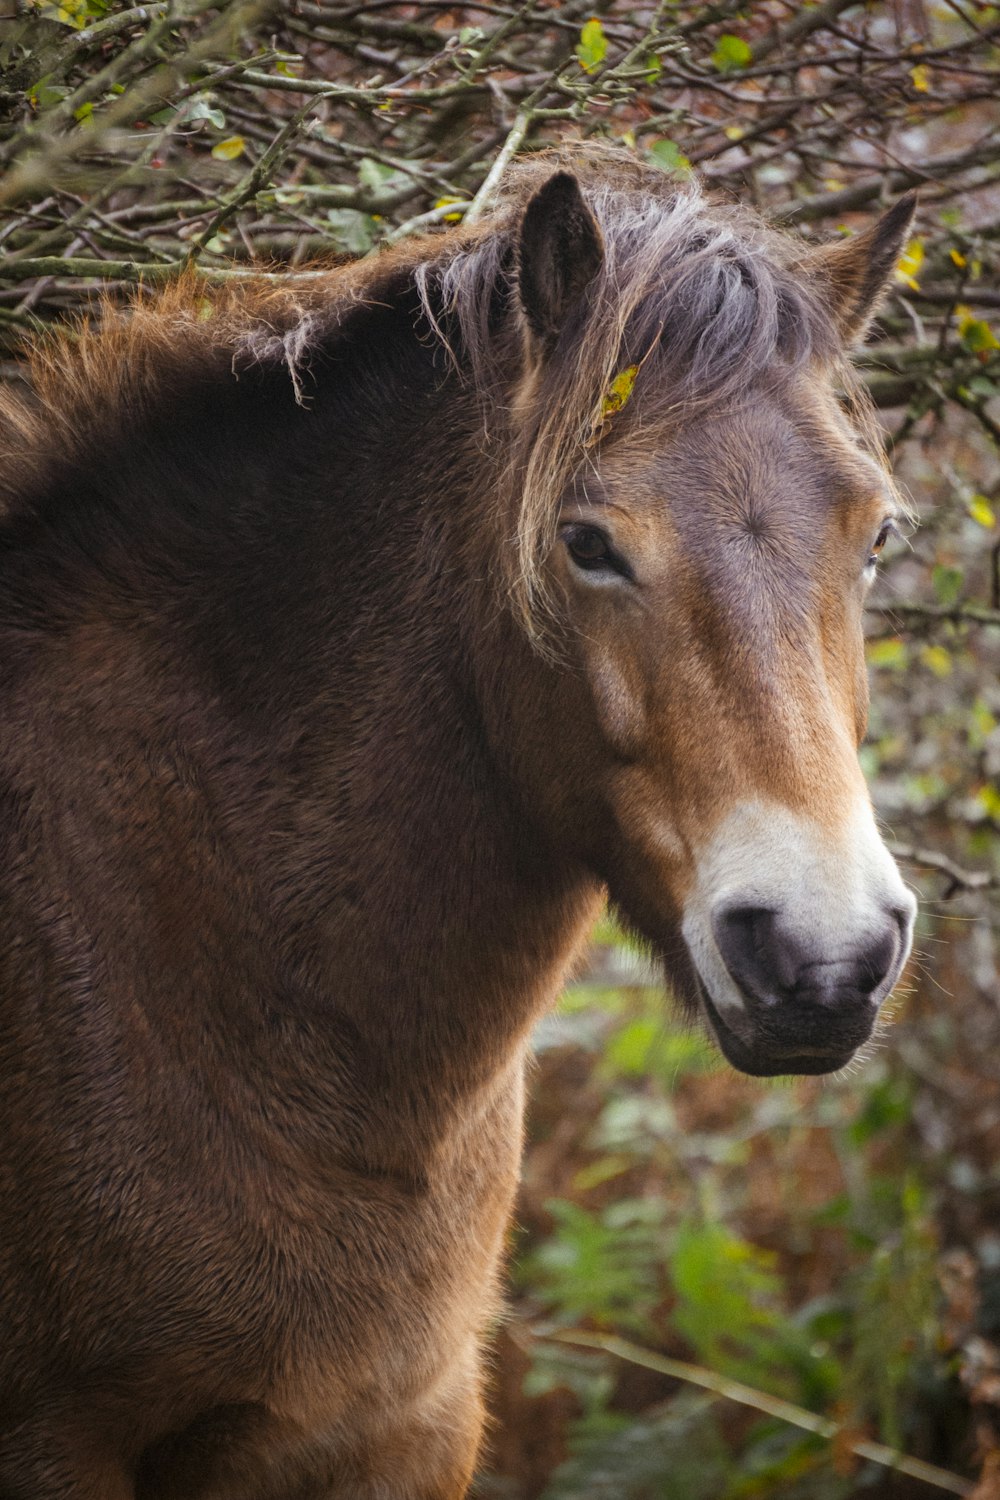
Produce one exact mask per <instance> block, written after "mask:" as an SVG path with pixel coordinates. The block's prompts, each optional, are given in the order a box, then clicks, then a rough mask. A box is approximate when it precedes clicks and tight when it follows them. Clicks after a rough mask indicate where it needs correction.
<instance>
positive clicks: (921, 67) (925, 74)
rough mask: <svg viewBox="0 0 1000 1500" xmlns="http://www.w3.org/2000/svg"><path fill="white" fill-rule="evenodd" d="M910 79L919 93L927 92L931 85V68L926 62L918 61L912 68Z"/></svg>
mask: <svg viewBox="0 0 1000 1500" xmlns="http://www.w3.org/2000/svg"><path fill="white" fill-rule="evenodd" d="M910 79H911V81H912V83H913V87H914V88H915V89H916V91H917V93H918V94H926V92H927V90H928V89H929V88H930V86H931V70H930V68H929V67H928V66H927V64H926V63H917V66H916V67H915V68H911V69H910Z"/></svg>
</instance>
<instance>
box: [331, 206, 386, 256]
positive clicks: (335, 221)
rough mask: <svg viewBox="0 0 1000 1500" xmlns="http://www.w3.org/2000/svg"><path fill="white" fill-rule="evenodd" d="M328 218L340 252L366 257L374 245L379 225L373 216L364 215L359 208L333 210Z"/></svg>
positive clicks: (332, 236)
mask: <svg viewBox="0 0 1000 1500" xmlns="http://www.w3.org/2000/svg"><path fill="white" fill-rule="evenodd" d="M326 218H327V223H328V224H329V226H330V236H331V238H332V240H333V242H334V244H335V245H336V247H337V249H338V250H343V251H346V252H347V254H348V255H366V254H367V253H368V251H369V250H370V249H371V248H372V246H373V245H374V243H375V236H376V234H377V233H378V225H377V224H376V222H375V220H374V219H373V218H372V216H371V214H363V213H362V212H361V211H360V209H357V208H331V209H329V210H328V211H327V215H326Z"/></svg>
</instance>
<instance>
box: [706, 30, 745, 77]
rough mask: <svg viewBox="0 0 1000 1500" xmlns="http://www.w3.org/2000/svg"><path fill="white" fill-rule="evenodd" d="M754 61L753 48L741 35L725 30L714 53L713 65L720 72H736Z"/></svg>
mask: <svg viewBox="0 0 1000 1500" xmlns="http://www.w3.org/2000/svg"><path fill="white" fill-rule="evenodd" d="M752 62H753V49H752V48H751V46H750V43H749V42H745V41H744V40H743V38H742V37H741V36H733V34H732V33H731V32H728V31H726V32H723V34H722V36H720V37H719V40H718V41H717V42H716V44H715V51H714V52H713V53H712V66H713V67H714V68H715V69H716V71H717V72H719V73H735V72H736V71H737V70H738V69H739V68H745V67H748V66H749V64H750V63H752Z"/></svg>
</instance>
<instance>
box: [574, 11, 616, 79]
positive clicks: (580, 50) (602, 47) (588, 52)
mask: <svg viewBox="0 0 1000 1500" xmlns="http://www.w3.org/2000/svg"><path fill="white" fill-rule="evenodd" d="M607 53H608V39H607V37H606V36H605V35H604V27H603V26H602V25H601V23H600V21H599V20H598V19H597V17H596V16H592V17H591V18H590V20H589V21H588V22H587V23H586V25H585V26H584V28H583V30H582V31H581V32H580V40H579V42H578V43H577V48H576V55H577V58H578V59H579V62H580V66H581V68H583V70H584V72H586V73H592V72H593V71H594V69H595V68H596V67H598V66H599V64H601V63H602V62H603V61H604V59H605V57H606V56H607Z"/></svg>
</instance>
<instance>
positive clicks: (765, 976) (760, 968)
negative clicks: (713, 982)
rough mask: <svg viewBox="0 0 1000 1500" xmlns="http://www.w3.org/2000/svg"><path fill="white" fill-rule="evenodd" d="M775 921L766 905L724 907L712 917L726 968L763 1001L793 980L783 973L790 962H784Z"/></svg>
mask: <svg viewBox="0 0 1000 1500" xmlns="http://www.w3.org/2000/svg"><path fill="white" fill-rule="evenodd" d="M776 918H777V913H776V912H774V911H773V910H772V909H771V908H770V907H766V906H734V907H729V908H724V909H723V910H722V911H719V912H716V914H715V915H714V916H713V918H712V933H713V935H714V937H715V941H716V945H717V946H718V949H719V952H720V953H721V954H722V959H723V962H724V963H725V965H726V968H727V969H728V970H729V972H730V974H731V975H732V977H733V978H734V979H735V980H736V983H737V984H738V985H739V986H740V988H741V989H743V990H744V991H746V992H747V993H749V994H750V995H751V996H752V997H753V998H754V999H764V998H765V997H766V996H769V995H771V994H773V992H774V990H775V989H776V988H777V987H778V986H780V985H781V984H782V983H785V984H787V983H788V980H789V978H791V979H793V980H794V974H792V975H786V974H784V973H783V972H782V971H783V969H784V968H786V967H787V963H786V964H782V962H781V959H782V954H781V945H780V944H779V943H778V942H777V932H776Z"/></svg>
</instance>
